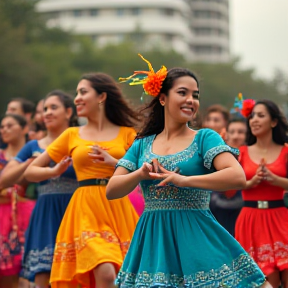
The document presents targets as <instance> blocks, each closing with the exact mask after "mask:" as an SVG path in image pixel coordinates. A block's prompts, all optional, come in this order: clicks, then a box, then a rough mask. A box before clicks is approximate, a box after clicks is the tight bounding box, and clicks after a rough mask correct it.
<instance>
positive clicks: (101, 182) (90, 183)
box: [78, 178, 109, 187]
mask: <svg viewBox="0 0 288 288" xmlns="http://www.w3.org/2000/svg"><path fill="white" fill-rule="evenodd" d="M108 181H109V179H107V178H103V179H96V178H95V179H86V180H81V181H79V182H78V184H79V187H83V186H96V185H100V186H106V185H107V184H108Z"/></svg>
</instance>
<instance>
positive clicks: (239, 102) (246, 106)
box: [230, 93, 256, 118]
mask: <svg viewBox="0 0 288 288" xmlns="http://www.w3.org/2000/svg"><path fill="white" fill-rule="evenodd" d="M255 103H256V101H255V100H253V99H245V100H243V95H242V93H239V94H238V96H237V97H236V98H235V101H234V105H233V108H232V109H231V111H230V113H240V114H241V115H242V116H244V117H245V118H248V117H249V116H250V114H251V113H252V110H253V108H254V106H255Z"/></svg>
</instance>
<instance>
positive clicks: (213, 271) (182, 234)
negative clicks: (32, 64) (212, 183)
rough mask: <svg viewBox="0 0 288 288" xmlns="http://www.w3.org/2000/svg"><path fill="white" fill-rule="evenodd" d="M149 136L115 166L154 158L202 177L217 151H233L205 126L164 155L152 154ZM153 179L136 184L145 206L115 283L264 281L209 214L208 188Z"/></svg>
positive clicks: (234, 284)
mask: <svg viewBox="0 0 288 288" xmlns="http://www.w3.org/2000/svg"><path fill="white" fill-rule="evenodd" d="M155 137H156V135H152V136H148V137H145V138H142V139H138V140H136V141H135V142H134V143H133V145H132V146H131V148H130V149H129V150H128V152H127V153H126V155H125V156H124V157H123V158H122V159H121V160H120V161H119V163H118V166H122V167H124V168H126V169H127V170H129V171H130V172H132V171H135V170H136V169H138V168H140V167H141V166H142V164H143V162H148V163H149V162H151V160H152V159H153V158H157V159H158V161H159V162H160V164H162V165H163V167H164V168H166V169H168V170H170V171H172V170H174V169H175V168H176V167H179V168H180V174H182V175H186V176H192V175H204V174H209V173H213V172H215V169H214V167H213V159H214V158H215V157H216V156H217V155H218V154H220V153H223V152H231V153H233V154H235V153H236V154H237V153H238V150H236V149H233V148H230V147H229V146H227V145H226V144H225V143H224V141H223V140H222V139H221V137H220V136H219V135H218V134H217V133H216V132H214V131H212V130H210V129H203V130H200V131H198V133H197V134H196V136H195V138H194V140H193V142H192V143H191V145H190V146H189V147H188V148H186V149H185V150H183V151H181V152H178V153H175V154H171V155H166V156H160V155H157V154H154V153H153V152H152V143H153V141H154V139H155ZM158 183H159V180H145V181H142V182H141V183H140V184H141V188H142V191H143V194H144V198H145V210H144V213H143V214H142V216H141V218H140V220H139V222H138V224H137V227H136V230H135V232H134V236H133V240H132V242H131V245H130V248H129V251H128V254H127V255H126V258H125V260H124V263H123V265H122V267H121V270H120V272H119V274H118V276H117V280H116V283H117V285H118V286H120V287H123V288H133V287H190V288H196V287H197V288H212V287H213V288H217V287H227V288H252V287H260V286H261V285H262V284H263V283H264V282H265V277H264V275H263V273H262V272H261V270H260V269H259V267H258V266H257V264H256V263H255V262H254V261H253V260H252V259H251V258H250V256H249V255H248V254H247V253H246V252H245V251H244V249H243V248H242V247H241V246H240V245H239V243H238V242H237V241H236V240H235V239H234V238H233V237H232V236H231V235H230V234H229V233H228V232H227V231H226V230H225V229H224V228H223V227H222V226H221V225H220V224H219V223H218V222H217V221H216V219H215V218H214V217H213V215H212V213H211V212H210V210H209V200H210V193H211V191H207V190H203V189H198V188H189V187H187V188H183V187H177V186H174V185H172V184H171V185H167V186H164V187H155V185H156V184H158Z"/></svg>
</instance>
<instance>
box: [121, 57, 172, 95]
mask: <svg viewBox="0 0 288 288" xmlns="http://www.w3.org/2000/svg"><path fill="white" fill-rule="evenodd" d="M138 55H139V56H140V57H141V59H142V60H143V61H145V62H146V63H147V64H148V68H149V71H135V72H134V74H133V75H131V76H129V77H127V78H122V77H120V78H119V81H120V82H121V83H123V82H128V83H129V85H143V89H144V92H145V93H146V94H148V95H150V96H153V97H157V96H158V95H159V93H160V91H161V88H162V83H163V81H164V80H165V78H166V76H167V68H166V67H165V66H162V67H161V69H160V70H158V71H157V72H156V73H155V72H154V69H153V67H152V65H151V63H150V62H149V61H148V60H146V59H145V58H144V57H143V56H142V55H141V54H138Z"/></svg>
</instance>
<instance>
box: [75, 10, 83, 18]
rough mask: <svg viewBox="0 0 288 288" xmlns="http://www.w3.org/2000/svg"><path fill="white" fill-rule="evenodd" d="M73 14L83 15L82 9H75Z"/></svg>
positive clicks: (76, 15)
mask: <svg viewBox="0 0 288 288" xmlns="http://www.w3.org/2000/svg"><path fill="white" fill-rule="evenodd" d="M73 16H74V17H81V16H82V11H81V10H73Z"/></svg>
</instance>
